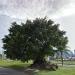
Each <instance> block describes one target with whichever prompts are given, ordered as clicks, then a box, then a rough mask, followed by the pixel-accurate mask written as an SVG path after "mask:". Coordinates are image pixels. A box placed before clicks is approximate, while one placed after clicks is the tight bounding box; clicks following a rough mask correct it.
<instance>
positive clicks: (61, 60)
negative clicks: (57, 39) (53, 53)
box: [61, 51, 63, 66]
mask: <svg viewBox="0 0 75 75" xmlns="http://www.w3.org/2000/svg"><path fill="white" fill-rule="evenodd" d="M61 63H62V66H63V51H61Z"/></svg>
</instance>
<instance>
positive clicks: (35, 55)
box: [3, 18, 68, 64]
mask: <svg viewBox="0 0 75 75" xmlns="http://www.w3.org/2000/svg"><path fill="white" fill-rule="evenodd" d="M67 42H68V40H67V37H66V36H65V31H62V30H60V29H59V24H55V23H54V22H53V21H52V20H47V19H46V18H41V19H40V18H36V19H35V20H33V21H31V20H27V21H26V23H25V24H24V23H21V24H20V25H18V24H17V23H16V22H13V23H12V26H11V27H10V29H9V34H8V35H6V36H5V37H4V38H3V48H4V49H5V50H6V51H5V54H6V56H7V58H10V59H14V60H15V59H17V60H21V61H28V60H33V61H34V64H35V63H37V64H42V63H45V62H46V61H45V56H48V55H50V56H52V55H53V54H54V52H55V50H54V47H55V48H56V49H57V50H60V51H62V50H64V49H65V47H66V44H67Z"/></svg>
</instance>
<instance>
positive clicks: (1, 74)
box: [0, 68, 26, 75]
mask: <svg viewBox="0 0 75 75" xmlns="http://www.w3.org/2000/svg"><path fill="white" fill-rule="evenodd" d="M0 75H26V74H25V73H24V72H19V71H17V70H13V69H8V68H0Z"/></svg>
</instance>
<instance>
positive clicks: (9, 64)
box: [0, 60, 32, 69]
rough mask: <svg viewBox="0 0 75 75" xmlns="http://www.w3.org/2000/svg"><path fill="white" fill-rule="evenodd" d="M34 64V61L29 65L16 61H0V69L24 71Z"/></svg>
mask: <svg viewBox="0 0 75 75" xmlns="http://www.w3.org/2000/svg"><path fill="white" fill-rule="evenodd" d="M31 63H32V61H29V63H27V62H25V63H23V62H21V61H14V60H0V67H6V68H13V69H24V68H26V67H27V66H29V65H30V64H31Z"/></svg>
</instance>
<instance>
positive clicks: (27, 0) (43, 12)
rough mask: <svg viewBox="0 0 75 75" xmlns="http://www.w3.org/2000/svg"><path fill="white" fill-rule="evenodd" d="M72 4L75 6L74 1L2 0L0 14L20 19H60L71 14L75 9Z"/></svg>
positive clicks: (0, 0) (0, 1)
mask: <svg viewBox="0 0 75 75" xmlns="http://www.w3.org/2000/svg"><path fill="white" fill-rule="evenodd" d="M70 3H74V4H75V2H74V0H0V14H5V15H8V16H10V17H14V18H20V19H23V18H35V17H43V16H50V17H53V18H59V17H62V15H63V16H66V15H67V14H68V15H70V14H71V12H68V11H70V10H71V9H74V8H73V6H71V5H72V4H70ZM74 4H73V5H74ZM70 6H71V7H70ZM69 7H70V9H69ZM67 12H68V13H67ZM66 13H67V14H66ZM73 14H74V13H73Z"/></svg>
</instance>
